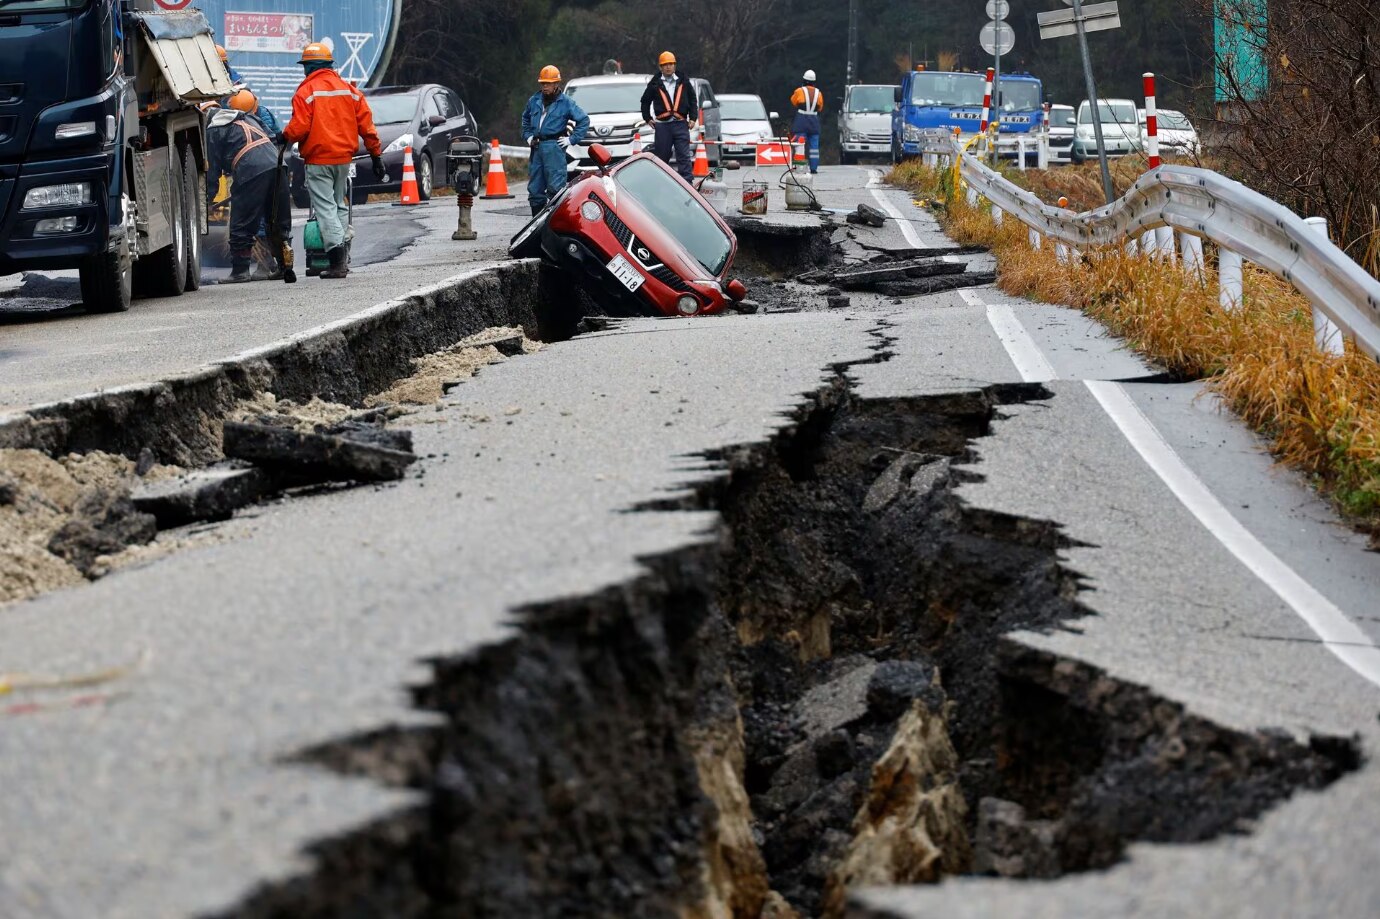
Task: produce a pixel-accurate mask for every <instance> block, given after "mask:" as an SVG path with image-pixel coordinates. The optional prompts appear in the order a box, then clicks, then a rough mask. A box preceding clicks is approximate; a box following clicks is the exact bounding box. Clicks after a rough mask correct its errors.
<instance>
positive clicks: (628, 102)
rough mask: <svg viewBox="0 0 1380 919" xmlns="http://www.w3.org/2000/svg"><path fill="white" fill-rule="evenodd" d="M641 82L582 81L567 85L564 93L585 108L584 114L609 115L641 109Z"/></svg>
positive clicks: (643, 87) (642, 88)
mask: <svg viewBox="0 0 1380 919" xmlns="http://www.w3.org/2000/svg"><path fill="white" fill-rule="evenodd" d="M646 88H647V87H646V86H645V85H644V84H642V83H584V84H581V85H578V86H567V87H566V90H565V94H566V95H567V96H569V97H570V98H572V99H574V100H575V101H576V102H578V103H580V108H582V109H584V110H585V114H586V115H611V114H615V113H620V112H640V111H642V90H644V89H646Z"/></svg>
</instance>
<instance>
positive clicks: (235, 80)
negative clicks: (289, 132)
mask: <svg viewBox="0 0 1380 919" xmlns="http://www.w3.org/2000/svg"><path fill="white" fill-rule="evenodd" d="M216 57H218V58H220V62H221V63H222V64H224V65H225V71H226V73H228V74H229V75H230V83H231V84H232V85H233V86H234V87H235V91H236V92H238V91H239V90H241V89H247V90H249V91H250V92H253V91H254V87H252V86H250V85H249V83H248V81H246V80H245V78H244V77H242V76H240V74H239V72H238V71H237V70H235V68H234V66H233V65H232V64H231V63H230V53H229V52H228V51H226V50H225V46H224V45H216ZM232 95H233V93H232ZM257 98H258V96H257V95H256V96H255V99H257ZM229 101H230V96H226V97H225V98H224V99H222V100H221V108H224V107H225V106H226V105H227V104H228V103H229ZM250 114H252V115H253V116H254V117H255V118H257V119H259V123H260V124H262V125H263V126H264V130H266V131H268V133H269V134H277V133H278V132H279V131H281V130H282V129H283V126H282V125H280V124H279V123H278V117H277V116H276V115H274V114H273V110H272V109H270V108H268V107H267V106H264V105H259V106H258V107H257V108H255V110H254V111H253V112H251V113H250Z"/></svg>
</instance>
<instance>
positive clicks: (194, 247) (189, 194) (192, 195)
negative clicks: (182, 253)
mask: <svg viewBox="0 0 1380 919" xmlns="http://www.w3.org/2000/svg"><path fill="white" fill-rule="evenodd" d="M182 188H183V195H182V213H183V214H184V215H185V216H186V220H187V282H186V284H184V285H183V288H182V289H183V290H200V289H201V228H202V227H203V226H204V225H205V223H206V221H205V217H206V194H205V188H206V174H205V173H204V172H202V171H201V164H200V163H198V162H197V158H196V151H194V150H193V149H192V148H191V147H187V148H185V149H184V150H183V151H182Z"/></svg>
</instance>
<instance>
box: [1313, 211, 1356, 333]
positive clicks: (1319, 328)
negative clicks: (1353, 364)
mask: <svg viewBox="0 0 1380 919" xmlns="http://www.w3.org/2000/svg"><path fill="white" fill-rule="evenodd" d="M1303 222H1304V223H1306V224H1308V226H1309V227H1311V228H1312V229H1313V232H1314V233H1317V234H1318V235H1319V236H1321V237H1322V238H1323V239H1328V240H1330V239H1331V237H1329V236H1328V235H1327V218H1326V217H1305V218H1303ZM1313 341H1315V342H1316V343H1317V345H1318V350H1319V351H1322V352H1324V353H1332V354H1345V353H1346V340H1345V339H1344V338H1343V337H1342V330H1341V329H1339V328H1337V326H1335V325H1334V324H1333V323H1332V320H1331V319H1328V318H1327V316H1325V315H1324V314H1323V311H1322V310H1320V309H1318V304H1316V303H1314V304H1313Z"/></svg>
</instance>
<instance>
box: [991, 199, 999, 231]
mask: <svg viewBox="0 0 1380 919" xmlns="http://www.w3.org/2000/svg"><path fill="white" fill-rule="evenodd" d="M992 222H993V223H995V224H996V225H997V226H1001V208H999V207H997V206H996V205H995V204H994V205H992Z"/></svg>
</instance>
